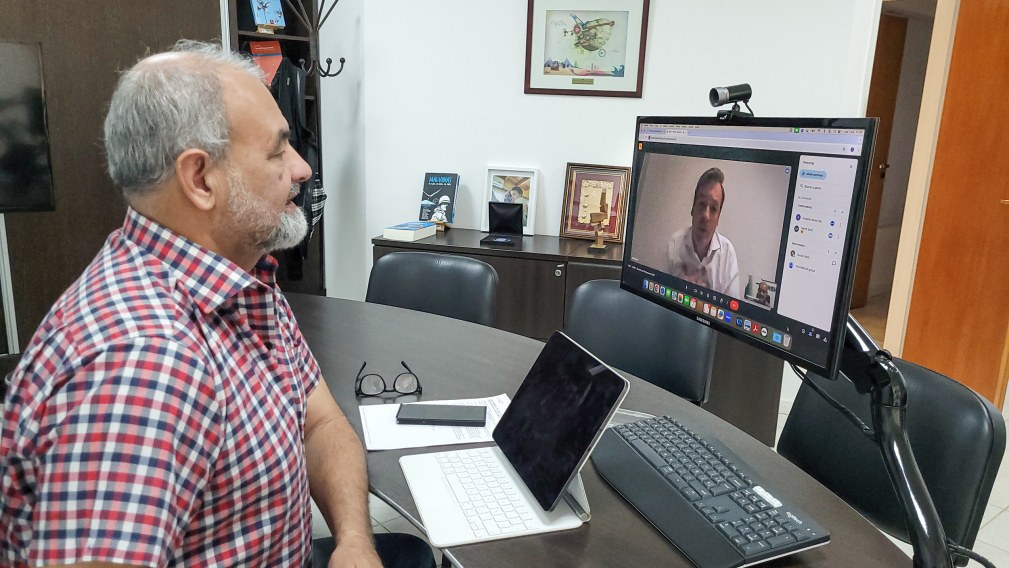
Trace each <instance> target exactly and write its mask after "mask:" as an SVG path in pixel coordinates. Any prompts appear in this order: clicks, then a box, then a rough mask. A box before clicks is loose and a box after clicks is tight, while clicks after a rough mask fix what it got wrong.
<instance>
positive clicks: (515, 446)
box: [494, 332, 628, 511]
mask: <svg viewBox="0 0 1009 568" xmlns="http://www.w3.org/2000/svg"><path fill="white" fill-rule="evenodd" d="M627 388H628V383H627V380H626V379H624V378H623V377H621V376H620V375H618V374H617V373H616V372H614V371H613V370H612V369H610V368H609V367H607V366H606V365H605V364H603V363H602V362H601V361H600V360H599V359H596V358H595V357H593V356H592V354H590V353H589V352H588V351H586V350H585V349H583V348H582V347H581V346H579V345H578V344H576V343H575V342H574V341H572V340H571V339H570V338H568V337H567V336H566V335H564V334H563V333H561V332H554V334H553V335H552V336H551V337H550V341H548V342H547V344H546V346H544V347H543V351H542V352H540V356H539V357H538V358H537V359H536V362H535V363H533V367H532V369H530V370H529V374H528V375H526V378H525V381H523V383H522V385H521V386H520V387H519V389H518V392H516V393H515V396H514V397H513V398H512V402H511V404H510V405H508V409H507V410H505V413H504V415H502V416H501V420H500V421H499V422H498V425H497V427H496V428H495V429H494V441H495V442H497V444H498V446H499V447H500V448H501V451H502V453H504V455H505V457H507V458H508V461H509V462H511V465H512V467H514V468H515V471H517V472H518V474H519V475H520V476H521V477H522V481H524V482H525V484H526V487H528V488H529V490H530V491H531V492H532V494H533V496H535V497H536V500H537V501H539V504H540V506H542V507H543V509H545V510H547V511H551V510H553V508H554V506H555V505H556V504H557V501H558V500H559V498H560V497H561V493H562V492H563V491H564V489H565V488H566V487H567V484H568V482H569V481H570V480H571V479H572V478H573V477H574V475H575V474H576V473H577V472H578V471H579V470H580V468H581V465H582V464H583V463H584V462H585V459H586V458H588V455H589V453H590V450H591V448H592V446H593V445H594V444H595V442H596V440H597V439H598V438H599V436H600V435H601V434H602V431H603V429H604V428H605V426H606V423H607V422H608V420H609V418H610V416H611V415H612V414H613V412H615V411H616V409H617V407H618V406H619V404H620V401H621V400H622V399H623V396H624V394H625V392H626V390H627Z"/></svg>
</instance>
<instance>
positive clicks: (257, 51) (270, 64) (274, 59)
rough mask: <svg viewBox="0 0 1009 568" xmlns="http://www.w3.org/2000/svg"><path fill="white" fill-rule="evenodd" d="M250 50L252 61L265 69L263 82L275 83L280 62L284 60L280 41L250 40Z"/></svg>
mask: <svg viewBox="0 0 1009 568" xmlns="http://www.w3.org/2000/svg"><path fill="white" fill-rule="evenodd" d="M249 51H250V52H251V53H252V61H253V62H254V63H255V64H256V65H257V66H259V68H260V69H262V70H263V82H264V83H266V84H267V85H270V84H272V83H273V78H274V76H276V75H277V69H279V68H280V62H281V61H283V60H284V55H283V54H282V53H281V52H280V42H279V41H250V42H249Z"/></svg>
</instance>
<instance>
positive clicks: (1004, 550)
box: [313, 367, 1009, 568]
mask: <svg viewBox="0 0 1009 568" xmlns="http://www.w3.org/2000/svg"><path fill="white" fill-rule="evenodd" d="M798 387H799V379H798V377H796V376H795V375H794V374H792V371H791V370H790V369H788V368H787V367H786V369H785V375H784V377H783V381H782V389H781V391H782V396H781V405H780V412H779V415H778V436H780V435H781V429H782V428H783V427H784V424H785V419H786V418H788V411H789V410H790V409H791V402H792V400H794V399H795V392H796V391H797V390H798ZM775 442H777V437H775ZM369 505H370V507H371V522H372V529H373V530H374V531H375V532H376V533H380V532H404V533H409V534H413V535H417V536H420V537H421V538H423V536H424V535H423V533H421V531H420V530H418V529H417V528H416V527H414V526H413V524H412V523H410V521H408V520H406V519H405V518H403V517H402V516H400V515H399V513H397V512H396V511H395V510H394V509H393V508H392V507H390V506H389V505H387V504H386V503H385V502H384V501H382V500H381V499H379V498H378V497H376V496H374V495H370V496H369ZM313 506H314V504H313ZM315 515H316V517H315V531H316V536H328V534H329V531H327V530H326V524H325V521H324V520H323V519H322V516H321V515H320V514H319V513H318V512H317V511H316V512H315ZM890 540H893V541H894V544H896V545H897V546H898V547H900V549H901V550H903V551H904V552H906V553H907V555H908V556H911V546H910V545H909V544H907V543H904V542H900V541H897V540H895V539H893V538H891V539H890ZM974 551H975V552H977V553H978V554H981V555H982V556H984V557H986V558H987V559H988V560H990V561H992V562H993V563H994V564H995V566H998V567H999V568H1009V454H1007V457H1004V458H1003V459H1002V466H1001V467H1000V468H999V473H998V477H997V478H996V480H995V486H994V488H993V489H992V493H991V497H990V498H989V499H988V507H987V509H985V515H984V518H983V520H982V524H981V529H980V531H979V532H978V536H977V543H975V545H974ZM435 557H436V559H437V560H438V563H439V564H440V563H441V555H440V553H438V551H437V550H435ZM975 566H980V564H977V563H975V562H973V561H971V563H970V564H968V567H975Z"/></svg>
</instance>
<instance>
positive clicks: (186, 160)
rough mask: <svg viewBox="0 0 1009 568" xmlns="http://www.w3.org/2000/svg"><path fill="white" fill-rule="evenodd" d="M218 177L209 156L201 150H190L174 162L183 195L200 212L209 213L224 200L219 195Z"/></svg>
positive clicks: (218, 173)
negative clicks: (218, 202)
mask: <svg viewBox="0 0 1009 568" xmlns="http://www.w3.org/2000/svg"><path fill="white" fill-rule="evenodd" d="M219 175H220V172H219V171H218V170H217V168H214V167H212V164H211V161H210V155H209V154H207V153H206V152H204V151H203V150H197V149H195V148H190V149H189V150H186V151H185V152H183V153H182V154H180V155H179V157H178V158H177V159H176V160H175V177H176V178H177V179H178V180H179V185H180V186H181V188H182V193H183V195H185V196H186V198H187V199H189V201H191V202H192V204H193V205H194V206H196V208H197V209H199V210H201V211H210V210H211V209H213V208H214V205H215V204H216V203H217V201H218V200H219V199H223V198H224V196H223V195H222V194H220V188H221V187H222V186H221V184H220V183H219V181H218V179H217V178H218V177H219Z"/></svg>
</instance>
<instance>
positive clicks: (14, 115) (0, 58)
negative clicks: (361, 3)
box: [0, 42, 55, 213]
mask: <svg viewBox="0 0 1009 568" xmlns="http://www.w3.org/2000/svg"><path fill="white" fill-rule="evenodd" d="M54 207H55V202H54V198H53V177H52V170H51V169H50V161H49V132H48V129H47V127H46V106H45V91H44V89H43V86H42V52H41V47H40V45H39V44H37V43H11V42H0V213H7V212H14V211H51V210H52V209H53V208H54Z"/></svg>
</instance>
